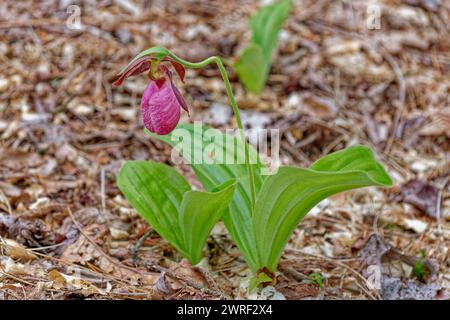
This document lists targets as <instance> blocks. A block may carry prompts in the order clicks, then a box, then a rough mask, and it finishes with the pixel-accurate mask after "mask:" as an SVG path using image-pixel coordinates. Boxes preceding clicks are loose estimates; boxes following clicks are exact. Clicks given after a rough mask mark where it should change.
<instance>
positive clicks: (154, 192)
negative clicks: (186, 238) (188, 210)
mask: <svg viewBox="0 0 450 320" xmlns="http://www.w3.org/2000/svg"><path fill="white" fill-rule="evenodd" d="M117 184H118V187H119V189H120V191H122V193H123V194H124V195H125V197H126V198H127V200H128V201H129V202H130V203H131V205H132V206H133V207H134V208H135V209H136V210H137V212H138V213H139V214H140V215H141V216H142V217H143V218H144V219H145V220H147V221H148V222H149V223H150V224H151V225H152V227H153V228H154V229H155V230H156V231H157V232H158V233H159V235H161V237H163V238H164V239H166V240H167V241H168V242H170V243H171V244H172V245H174V246H175V247H177V249H179V250H180V251H181V248H179V246H178V245H179V243H181V237H180V233H181V230H180V227H179V224H178V211H179V208H180V204H181V201H182V200H183V195H184V194H185V193H186V192H187V191H189V190H191V187H190V186H189V184H188V182H187V181H186V179H185V178H184V177H183V176H182V175H181V174H179V173H178V172H177V171H176V170H175V169H174V168H171V167H169V166H167V165H165V164H162V163H156V162H150V161H127V162H126V163H125V164H124V166H123V167H122V169H121V170H120V172H119V175H118V178H117Z"/></svg>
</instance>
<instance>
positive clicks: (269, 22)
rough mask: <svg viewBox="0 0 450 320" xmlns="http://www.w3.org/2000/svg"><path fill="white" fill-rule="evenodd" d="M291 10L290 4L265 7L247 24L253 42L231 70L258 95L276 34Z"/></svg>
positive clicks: (287, 0)
mask: <svg viewBox="0 0 450 320" xmlns="http://www.w3.org/2000/svg"><path fill="white" fill-rule="evenodd" d="M291 9H292V0H280V1H278V2H277V3H274V4H271V5H268V6H264V7H263V8H261V9H260V10H259V12H258V13H257V14H256V15H255V16H253V17H252V18H251V20H250V27H251V29H252V40H251V43H250V44H249V46H248V47H247V48H246V49H245V50H244V51H243V52H242V53H241V54H240V55H239V58H238V59H237V61H236V62H235V64H234V66H233V67H234V69H235V71H236V73H237V75H238V76H239V79H240V80H241V81H242V83H243V84H244V86H245V87H246V89H247V90H248V91H250V92H253V93H256V94H260V93H261V92H262V90H263V88H264V84H265V82H266V78H267V75H268V73H269V71H270V65H271V62H272V56H273V52H274V51H275V49H276V47H277V42H278V34H279V32H280V30H281V28H282V27H283V23H284V21H285V20H286V19H287V17H288V16H289V12H290V11H291Z"/></svg>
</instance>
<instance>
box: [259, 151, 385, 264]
mask: <svg viewBox="0 0 450 320" xmlns="http://www.w3.org/2000/svg"><path fill="white" fill-rule="evenodd" d="M391 185H392V181H391V178H390V177H389V175H388V174H387V173H386V172H385V170H384V169H383V167H382V166H381V165H380V164H379V163H378V162H377V161H376V160H375V158H374V156H373V153H372V151H371V150H370V149H369V148H367V147H364V146H355V147H349V148H347V149H345V150H342V151H339V152H336V153H333V154H330V155H328V156H326V157H324V158H322V159H320V160H319V161H317V162H316V163H314V164H313V165H312V166H311V167H310V168H309V169H302V168H296V167H281V168H280V169H279V171H278V173H277V174H276V175H273V176H270V177H268V178H267V179H266V180H265V181H264V184H263V186H262V188H261V190H260V192H259V194H258V197H257V201H256V204H255V210H254V214H253V217H252V220H253V227H254V234H255V236H256V244H257V250H258V257H259V262H260V263H261V264H260V265H259V266H258V270H262V269H264V268H267V269H268V270H270V271H272V272H274V271H275V270H276V267H277V264H278V261H279V259H280V257H281V254H282V251H283V248H284V246H285V245H286V243H287V241H288V240H289V238H290V236H291V235H292V233H293V231H294V230H295V228H296V227H297V225H298V224H299V222H300V221H301V220H302V219H303V217H304V216H305V215H306V214H307V213H308V212H309V211H310V210H311V209H312V208H313V207H314V206H315V205H316V204H318V203H319V202H320V201H322V200H323V199H325V198H327V197H329V196H331V195H333V194H336V193H339V192H342V191H346V190H350V189H355V188H360V187H366V186H382V187H388V186H391Z"/></svg>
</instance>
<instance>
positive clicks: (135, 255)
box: [131, 229, 154, 266]
mask: <svg viewBox="0 0 450 320" xmlns="http://www.w3.org/2000/svg"><path fill="white" fill-rule="evenodd" d="M153 233H154V230H153V229H149V230H147V232H146V233H145V234H144V235H143V236H142V237H140V238H139V240H138V241H137V242H136V244H135V245H134V247H133V249H131V257H132V258H133V263H134V265H135V266H137V265H138V264H139V261H140V260H141V258H139V256H138V251H139V248H140V247H142V244H143V243H144V241H145V240H147V239H148V237H150V236H151V235H152V234H153Z"/></svg>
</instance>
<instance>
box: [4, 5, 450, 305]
mask: <svg viewBox="0 0 450 320" xmlns="http://www.w3.org/2000/svg"><path fill="white" fill-rule="evenodd" d="M267 3H270V1H256V0H255V1H247V0H244V1H235V0H228V1H207V0H204V1H202V0H196V1H194V0H187V1H173V0H171V1H164V0H159V1H137V0H105V1H89V0H86V1H71V0H60V1H25V0H24V1H12V0H3V1H2V2H1V3H0V61H1V64H0V235H1V236H2V238H1V241H0V299H29V298H33V299H44V298H54V299H68V298H88V297H89V298H99V299H120V298H134V299H149V298H154V299H161V298H163V299H168V298H170V299H173V298H204V299H208V298H214V297H218V296H225V297H243V298H248V296H247V295H246V294H245V293H243V292H242V290H241V291H239V288H240V287H241V286H242V283H243V281H245V279H246V277H247V276H248V275H249V272H248V270H247V269H246V265H245V263H244V262H243V261H242V259H241V258H239V253H238V251H237V249H236V247H235V246H234V245H233V242H232V241H231V240H230V238H229V236H228V235H227V233H226V230H225V229H224V227H223V226H221V225H218V226H217V227H216V228H215V229H214V232H213V235H212V236H211V238H210V240H209V242H208V247H207V251H206V252H207V256H208V257H209V264H210V266H209V267H210V270H211V275H209V276H210V277H209V276H208V277H205V276H204V275H202V274H198V273H195V272H194V271H192V270H191V269H190V268H189V267H186V266H184V265H183V264H179V263H177V261H179V257H178V256H177V253H176V252H175V251H174V250H173V249H172V248H171V247H170V246H169V245H168V244H167V243H166V242H165V241H163V240H161V239H160V238H159V237H158V236H157V235H153V236H152V237H151V238H149V239H147V240H146V242H145V243H144V247H143V248H142V249H141V252H142V258H143V259H144V260H145V261H150V262H151V263H152V264H155V265H160V266H162V267H164V268H166V270H168V272H170V275H171V277H168V276H166V275H164V274H163V275H161V273H160V272H155V270H150V271H149V270H146V268H145V266H143V265H141V266H138V267H134V265H133V262H132V258H131V248H132V247H133V245H134V244H135V242H136V241H137V239H138V238H139V237H140V236H142V235H143V234H144V233H145V232H146V231H147V230H148V228H149V226H148V225H147V224H146V223H145V222H144V221H143V220H142V219H141V218H139V217H138V216H137V214H136V212H135V211H134V210H133V209H131V208H130V206H129V205H128V204H127V202H126V201H125V200H124V198H123V196H122V195H121V193H120V192H119V190H118V188H117V187H116V184H115V180H116V174H117V172H118V170H119V168H120V167H121V165H122V164H123V162H124V160H128V159H152V160H155V161H162V162H166V163H169V164H170V163H171V161H170V149H169V148H168V147H167V146H165V145H164V144H163V143H161V142H158V141H156V140H152V139H150V138H149V137H147V136H146V135H145V134H144V133H143V127H142V123H141V120H140V115H139V104H140V99H141V95H142V92H143V91H144V88H145V86H146V83H147V80H146V77H145V76H140V77H136V78H133V79H130V80H127V81H126V82H125V84H124V85H123V86H122V87H120V88H116V87H112V86H111V82H112V80H113V79H114V78H115V75H116V74H117V73H118V72H119V70H120V69H121V68H122V67H123V66H124V65H125V64H126V63H127V62H128V61H129V60H130V59H131V58H132V57H133V56H134V55H136V54H137V53H139V52H140V51H141V50H143V49H146V48H148V47H151V46H156V45H157V46H165V47H167V48H169V49H171V50H173V51H174V52H175V53H176V54H177V55H179V56H180V57H182V58H184V59H186V60H190V61H198V60H201V59H204V58H206V57H208V56H210V55H220V56H222V57H224V58H225V59H227V60H228V61H231V62H232V61H234V59H235V57H236V56H237V55H238V53H239V52H240V50H242V49H243V48H244V47H245V46H246V45H247V43H248V41H249V39H250V36H251V33H250V30H249V26H248V19H249V18H250V17H251V16H252V15H253V14H255V13H256V12H257V10H258V9H259V8H260V7H261V6H262V5H265V4H267ZM293 4H294V6H293V10H292V12H291V14H290V16H289V18H288V19H287V21H286V23H285V24H284V28H283V30H282V31H281V33H280V35H279V44H278V52H277V54H276V55H275V56H274V59H273V64H272V68H271V71H270V74H269V77H268V81H267V84H266V87H265V89H264V91H263V93H262V94H261V95H260V96H256V95H252V94H249V93H246V91H245V90H244V88H243V86H242V85H241V84H240V83H239V82H238V79H237V77H236V75H235V74H234V73H233V70H232V69H231V68H229V70H228V71H229V73H230V77H231V80H232V85H233V90H234V93H235V94H236V98H237V102H238V104H239V106H240V108H241V109H243V118H244V123H245V125H246V127H248V128H279V129H280V132H281V134H282V135H281V137H282V141H281V160H282V162H283V163H284V164H291V165H297V166H308V165H309V164H310V163H312V162H313V161H315V160H316V159H318V158H319V157H321V156H323V155H325V154H328V153H330V152H333V151H337V150H340V149H342V148H344V147H346V146H350V145H353V144H357V143H360V144H365V145H368V146H371V147H372V148H373V149H374V150H375V151H376V153H377V154H378V156H379V159H380V160H381V161H382V162H383V163H384V164H385V166H386V167H387V168H388V171H389V172H390V174H391V175H392V177H393V179H394V181H395V184H394V187H393V188H392V189H388V190H380V189H364V190H358V191H352V192H348V193H344V194H341V195H338V196H336V197H333V198H332V199H330V200H327V201H325V202H323V203H321V205H319V206H318V207H316V208H315V209H314V210H313V211H312V212H311V214H310V215H308V216H307V217H306V218H305V220H304V221H303V222H302V224H301V225H300V226H299V227H298V230H297V231H296V233H295V235H294V236H293V238H292V239H291V242H290V244H289V248H288V249H287V250H286V254H285V255H284V257H283V259H282V262H281V265H280V275H279V276H278V279H277V280H278V282H277V285H276V286H275V289H274V291H273V292H272V291H271V292H265V293H264V294H265V296H263V297H260V298H273V297H280V294H281V295H282V296H284V297H285V298H287V299H342V298H351V299H352V298H363V299H379V298H385V299H436V298H445V297H447V298H448V291H447V290H448V285H449V283H450V271H449V270H450V266H449V245H450V224H449V218H450V194H449V171H450V98H449V94H450V72H449V71H450V36H449V32H450V2H449V1H448V0H395V1H394V0H384V1H381V0H373V1H360V0H355V1H346V0H338V1H330V0H319V1H312V0H311V1H307V0H305V1H299V0H294V1H293ZM178 87H179V88H180V90H181V91H182V93H183V95H184V96H185V98H186V100H187V102H188V104H189V106H190V110H191V117H190V118H188V117H187V115H186V114H184V115H183V119H182V121H203V122H205V123H207V124H209V125H211V126H214V127H217V128H230V127H234V119H233V118H232V112H231V109H230V107H229V105H228V101H227V96H226V93H225V89H224V86H223V84H222V81H221V79H220V75H219V73H218V71H217V70H216V69H215V68H214V67H213V66H211V67H210V68H206V69H202V70H188V72H187V76H186V80H185V83H184V84H181V83H180V84H179V86H178ZM178 168H179V169H180V170H181V171H183V172H184V173H185V174H186V175H187V176H188V177H189V180H190V182H192V183H194V184H196V181H195V177H194V175H193V173H192V172H191V171H190V169H189V168H188V167H183V166H181V167H178ZM197 185H199V184H198V183H197ZM371 265H376V266H379V267H380V268H381V270H382V275H381V278H382V283H383V286H382V287H378V288H377V287H373V286H371V283H370V282H367V280H365V279H367V277H368V275H370V269H368V267H369V266H371ZM75 275H76V276H75ZM186 277H188V278H190V279H191V278H192V279H196V281H197V282H198V283H203V285H204V287H206V288H210V290H209V291H207V292H205V290H201V288H198V287H197V288H196V287H192V286H189V285H187V284H186V282H185V279H186ZM78 278H82V279H83V281H81V282H80V281H78V280H76V279H78ZM209 278H211V279H209ZM317 279H322V280H321V281H318V280H317ZM210 280H211V281H213V282H214V285H211V283H210V282H209V281H210ZM211 288H213V289H211Z"/></svg>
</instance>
